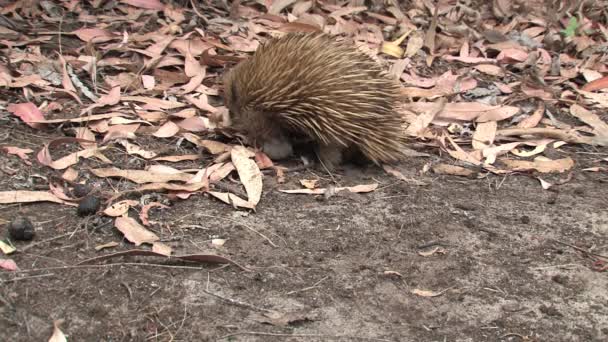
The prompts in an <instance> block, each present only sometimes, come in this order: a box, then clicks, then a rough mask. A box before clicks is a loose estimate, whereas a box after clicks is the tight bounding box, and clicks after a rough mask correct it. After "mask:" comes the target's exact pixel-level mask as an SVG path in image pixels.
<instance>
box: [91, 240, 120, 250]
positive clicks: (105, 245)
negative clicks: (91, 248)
mask: <svg viewBox="0 0 608 342" xmlns="http://www.w3.org/2000/svg"><path fill="white" fill-rule="evenodd" d="M116 246H119V243H118V242H115V241H112V242H108V243H104V244H103V245H97V246H95V250H96V251H100V250H102V249H106V248H113V247H116Z"/></svg>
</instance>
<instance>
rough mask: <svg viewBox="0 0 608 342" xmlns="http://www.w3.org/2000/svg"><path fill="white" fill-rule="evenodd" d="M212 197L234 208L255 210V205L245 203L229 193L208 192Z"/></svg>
mask: <svg viewBox="0 0 608 342" xmlns="http://www.w3.org/2000/svg"><path fill="white" fill-rule="evenodd" d="M208 193H209V194H210V195H212V196H213V197H215V198H217V199H219V200H220V201H222V202H224V203H226V204H230V205H233V206H234V207H241V208H247V209H255V204H253V203H251V202H249V201H246V200H244V199H242V198H240V197H239V196H237V195H235V194H231V193H229V192H217V191H209V192H208Z"/></svg>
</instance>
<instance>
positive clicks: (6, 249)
mask: <svg viewBox="0 0 608 342" xmlns="http://www.w3.org/2000/svg"><path fill="white" fill-rule="evenodd" d="M16 250H17V248H15V247H14V246H12V245H9V244H8V243H6V242H4V241H2V240H0V251H2V253H4V254H5V255H9V254H13V253H14V252H15V251H16Z"/></svg>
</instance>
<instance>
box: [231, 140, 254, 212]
mask: <svg viewBox="0 0 608 342" xmlns="http://www.w3.org/2000/svg"><path fill="white" fill-rule="evenodd" d="M254 156H255V154H254V153H252V152H251V151H249V150H248V149H246V148H245V147H242V146H235V147H233V148H232V149H231V153H230V157H231V159H232V164H234V167H235V168H236V171H237V172H238V174H239V179H240V180H241V183H243V186H244V187H245V191H246V192H247V197H248V201H249V202H250V203H251V204H252V205H253V206H256V205H257V204H258V202H259V201H260V198H261V196H262V172H261V171H260V169H259V168H258V166H257V164H256V163H255V161H253V160H251V157H254Z"/></svg>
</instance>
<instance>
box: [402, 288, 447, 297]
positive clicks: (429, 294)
mask: <svg viewBox="0 0 608 342" xmlns="http://www.w3.org/2000/svg"><path fill="white" fill-rule="evenodd" d="M446 291H447V289H445V290H443V291H440V292H435V291H429V290H420V289H413V290H412V291H411V292H412V293H413V294H415V295H417V296H420V297H437V296H441V295H442V294H444V293H445V292H446Z"/></svg>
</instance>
